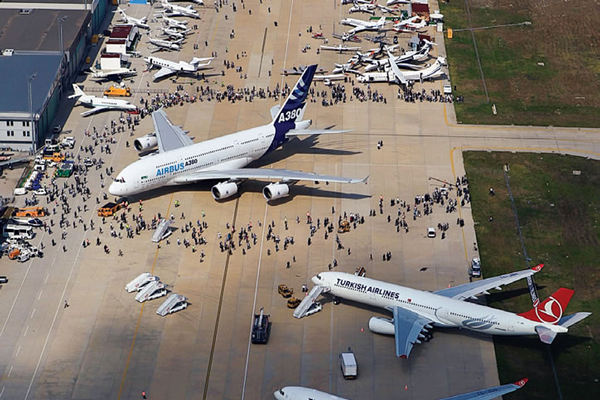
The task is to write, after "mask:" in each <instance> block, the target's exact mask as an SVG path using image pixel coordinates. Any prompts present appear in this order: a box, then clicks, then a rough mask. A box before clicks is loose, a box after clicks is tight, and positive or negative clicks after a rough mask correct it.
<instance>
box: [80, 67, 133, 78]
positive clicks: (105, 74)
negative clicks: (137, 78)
mask: <svg viewBox="0 0 600 400" xmlns="http://www.w3.org/2000/svg"><path fill="white" fill-rule="evenodd" d="M90 71H91V72H89V73H88V74H89V75H91V76H92V79H104V80H109V79H121V78H123V77H125V76H132V75H137V71H136V70H135V69H129V68H118V69H100V70H97V69H95V68H90Z"/></svg>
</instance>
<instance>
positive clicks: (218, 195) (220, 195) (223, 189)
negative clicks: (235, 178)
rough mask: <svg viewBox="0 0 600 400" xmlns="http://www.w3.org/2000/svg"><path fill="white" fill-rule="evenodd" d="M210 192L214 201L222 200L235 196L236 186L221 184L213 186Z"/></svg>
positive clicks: (233, 184)
mask: <svg viewBox="0 0 600 400" xmlns="http://www.w3.org/2000/svg"><path fill="white" fill-rule="evenodd" d="M210 192H211V193H212V196H213V198H214V199H215V200H222V199H226V198H228V197H231V196H233V195H234V194H236V193H237V192H238V185H237V183H235V182H221V183H217V184H216V185H215V186H213V187H212V189H210Z"/></svg>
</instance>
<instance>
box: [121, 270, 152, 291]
mask: <svg viewBox="0 0 600 400" xmlns="http://www.w3.org/2000/svg"><path fill="white" fill-rule="evenodd" d="M159 281H160V278H159V277H158V276H152V274H151V273H149V272H144V273H143V274H140V275H139V276H138V277H137V278H135V279H134V280H132V281H131V282H129V283H128V284H127V285H126V286H125V290H127V293H131V292H139V291H140V290H142V289H143V288H144V286H146V285H147V284H149V283H150V282H159Z"/></svg>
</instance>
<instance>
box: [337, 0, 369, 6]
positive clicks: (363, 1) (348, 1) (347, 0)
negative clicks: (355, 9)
mask: <svg viewBox="0 0 600 400" xmlns="http://www.w3.org/2000/svg"><path fill="white" fill-rule="evenodd" d="M354 3H359V4H371V1H368V0H342V1H341V3H340V4H341V5H345V4H354Z"/></svg>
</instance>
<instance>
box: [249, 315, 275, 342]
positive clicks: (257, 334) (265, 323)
mask: <svg viewBox="0 0 600 400" xmlns="http://www.w3.org/2000/svg"><path fill="white" fill-rule="evenodd" d="M270 333H271V316H270V315H269V314H265V310H264V308H262V307H261V309H260V314H254V322H253V323H252V339H251V340H252V343H254V344H267V342H268V341H269V334H270Z"/></svg>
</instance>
